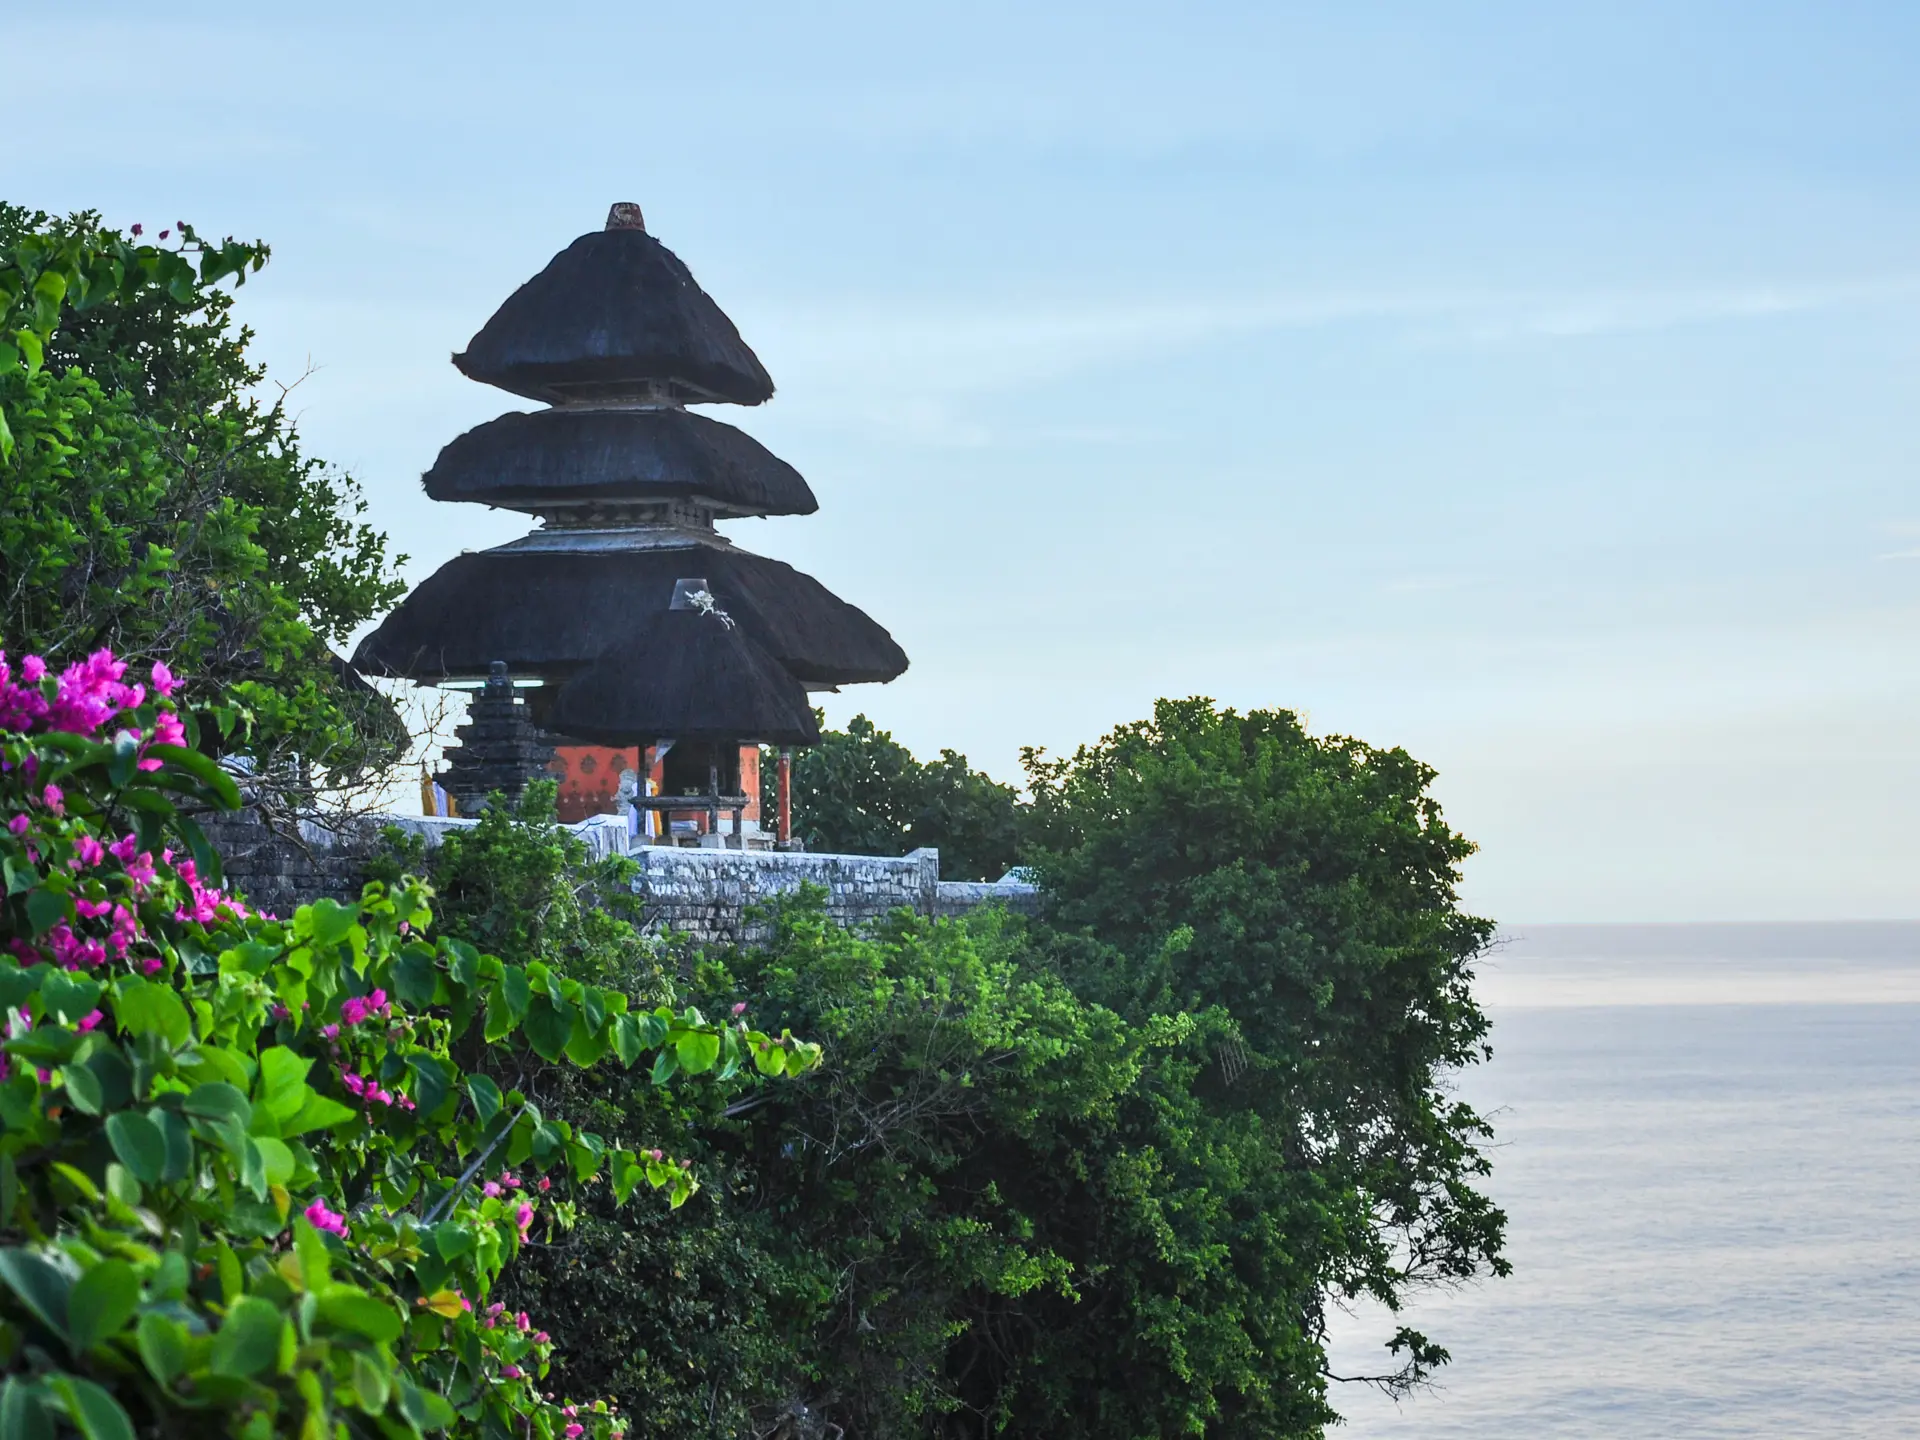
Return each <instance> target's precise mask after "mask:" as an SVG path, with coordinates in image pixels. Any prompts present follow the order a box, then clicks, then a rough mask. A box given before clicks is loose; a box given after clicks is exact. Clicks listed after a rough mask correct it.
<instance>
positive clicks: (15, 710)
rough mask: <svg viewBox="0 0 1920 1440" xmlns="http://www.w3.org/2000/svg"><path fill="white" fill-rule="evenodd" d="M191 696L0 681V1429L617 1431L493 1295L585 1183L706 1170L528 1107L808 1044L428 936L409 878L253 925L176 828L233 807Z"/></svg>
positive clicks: (791, 1066)
mask: <svg viewBox="0 0 1920 1440" xmlns="http://www.w3.org/2000/svg"><path fill="white" fill-rule="evenodd" d="M174 685H175V682H174V678H173V676H172V675H170V674H169V673H168V672H167V670H166V669H165V667H164V666H156V667H154V668H153V669H152V671H151V672H150V673H149V674H148V675H147V676H146V677H144V678H143V679H139V680H135V679H130V678H129V677H128V675H127V671H126V667H125V666H124V665H123V664H122V663H120V662H119V661H117V660H115V659H114V657H113V656H112V655H110V654H108V653H106V652H104V651H103V652H100V653H97V654H95V655H93V656H91V657H90V658H88V659H86V660H83V661H80V662H77V663H75V664H73V665H70V666H68V667H66V668H65V669H64V670H63V671H61V672H60V673H58V674H55V673H51V672H50V671H49V669H48V667H47V666H45V665H44V664H43V663H42V662H41V661H39V660H38V659H36V658H34V657H31V656H29V657H27V658H25V659H23V660H21V661H19V662H18V663H17V664H10V663H8V662H7V660H6V658H5V657H4V656H0V877H3V878H4V889H5V898H4V901H0V952H3V953H0V1024H3V1025H4V1040H3V1041H0V1377H4V1378H3V1379H0V1435H5V1436H6V1437H8V1440H14V1437H20V1440H38V1437H48V1440H52V1437H54V1436H57V1435H61V1434H66V1433H71V1432H74V1431H77V1432H78V1433H80V1434H81V1435H83V1436H85V1437H87V1440H131V1437H133V1436H135V1435H154V1436H160V1435H168V1436H173V1435H203V1434H233V1435H241V1436H249V1437H254V1436H257V1437H267V1436H280V1435H286V1436H301V1437H305V1440H320V1437H343V1436H362V1435H364V1436H376V1435H378V1436H405V1435H415V1434H421V1433H425V1432H432V1431H447V1432H450V1433H453V1434H457V1435H500V1436H516V1437H518V1436H538V1437H543V1440H581V1437H592V1440H610V1437H611V1436H614V1435H618V1434H620V1433H622V1431H623V1429H624V1424H625V1422H624V1421H623V1420H622V1419H621V1418H620V1417H619V1415H618V1414H617V1413H616V1412H615V1410H614V1409H613V1408H612V1407H610V1406H609V1405H607V1404H606V1403H604V1402H593V1403H574V1402H570V1401H568V1400H566V1399H565V1398H564V1397H559V1398H556V1397H554V1396H551V1395H548V1394H546V1393H544V1390H543V1386H542V1380H543V1377H544V1376H545V1375H546V1373H547V1370H548V1365H549V1358H550V1356H551V1352H552V1344H551V1341H550V1340H549V1337H548V1336H547V1334H546V1333H545V1332H544V1331H543V1330H542V1329H541V1328H540V1323H539V1319H538V1317H535V1316H529V1315H527V1314H524V1313H519V1314H513V1313H508V1312H507V1311H506V1310H505V1309H504V1307H503V1306H502V1305H501V1304H499V1303H498V1302H489V1299H488V1296H489V1293H490V1291H491V1290H492V1287H493V1285H494V1282H495V1280H496V1279H497V1278H498V1277H499V1276H500V1274H501V1272H502V1269H503V1267H505V1266H506V1265H507V1264H508V1263H509V1262H510V1261H511V1260H512V1259H513V1258H514V1256H515V1255H516V1254H517V1253H518V1252H519V1250H520V1248H521V1246H522V1245H523V1244H524V1243H527V1242H528V1241H529V1239H530V1238H534V1237H542V1236H548V1235H551V1234H552V1233H553V1232H554V1231H556V1230H562V1229H565V1228H567V1227H568V1226H569V1225H570V1224H571V1223H572V1221H573V1218H574V1216H575V1214H576V1207H577V1206H578V1204H579V1203H580V1201H581V1200H582V1199H583V1198H584V1197H585V1195H586V1194H587V1193H588V1192H589V1191H591V1190H595V1189H598V1190H603V1191H604V1192H605V1193H606V1194H607V1196H608V1197H609V1198H610V1199H612V1200H613V1201H615V1202H618V1203H621V1204H625V1203H627V1202H628V1201H629V1198H630V1197H632V1196H633V1195H634V1193H635V1192H636V1191H637V1190H638V1191H640V1192H641V1193H642V1194H644V1195H652V1194H653V1192H656V1191H657V1192H659V1194H658V1196H656V1197H655V1199H654V1200H653V1201H651V1202H643V1203H666V1204H670V1205H673V1206H678V1205H679V1204H680V1203H681V1202H682V1201H683V1200H685V1198H686V1197H687V1196H688V1195H689V1194H690V1193H691V1192H692V1191H693V1189H694V1188H695V1181H694V1179H693V1177H692V1175H691V1173H690V1170H689V1169H688V1167H687V1166H686V1165H685V1164H684V1163H678V1162H676V1161H675V1160H674V1159H672V1158H671V1157H669V1156H668V1155H666V1154H665V1153H663V1152H662V1151H660V1150H657V1149H653V1150H644V1151H639V1152H637V1153H636V1151H635V1150H632V1149H627V1148H623V1147H621V1146H620V1145H618V1144H617V1143H614V1142H613V1141H611V1140H608V1139H605V1138H602V1137H600V1136H597V1135H593V1134H589V1133H586V1132H584V1131H577V1130H574V1129H573V1128H571V1127H570V1126H569V1125H568V1124H567V1123H565V1122H564V1121H562V1120H559V1119H557V1118H551V1117H547V1116H543V1115H542V1113H541V1111H540V1109H539V1107H538V1106H537V1105H536V1104H535V1103H534V1102H533V1101H532V1100H531V1099H529V1098H528V1096H527V1095H526V1094H524V1093H523V1091H522V1089H521V1088H519V1086H518V1085H516V1084H514V1083H510V1082H511V1081H512V1080H513V1079H514V1077H525V1076H527V1075H531V1074H536V1073H537V1072H538V1071H539V1069H540V1067H542V1066H546V1067H551V1066H554V1065H559V1064H571V1065H576V1066H589V1065H594V1064H598V1063H603V1062H604V1063H618V1064H622V1065H626V1066H633V1065H636V1064H639V1063H642V1062H645V1063H647V1064H648V1065H649V1066H650V1075H651V1078H652V1079H653V1080H654V1081H655V1082H657V1083H666V1082H667V1081H669V1080H671V1079H672V1078H673V1077H674V1075H675V1074H676V1073H677V1072H681V1071H684V1072H686V1073H688V1074H695V1075H710V1076H711V1077H713V1078H714V1079H717V1080H720V1081H723V1082H724V1081H730V1080H732V1079H733V1077H735V1076H736V1075H743V1074H744V1075H748V1076H751V1075H752V1074H754V1073H755V1072H757V1073H759V1074H761V1075H766V1076H779V1075H782V1074H786V1073H797V1072H799V1071H802V1070H805V1069H807V1068H808V1067H810V1066H811V1065H813V1064H814V1063H816V1062H817V1059H818V1053H819V1052H818V1049H817V1047H814V1046H811V1045H806V1044H803V1043H800V1042H797V1041H794V1040H792V1039H791V1038H790V1037H788V1036H786V1035H784V1034H783V1035H782V1036H780V1037H778V1038H773V1037H769V1036H766V1035H764V1034H761V1033H759V1032H757V1031H753V1030H750V1029H749V1028H748V1026H747V1024H746V1022H745V1021H743V1020H740V1019H738V1018H735V1019H731V1020H729V1021H726V1022H723V1023H718V1024H715V1023H709V1022H707V1021H705V1020H704V1019H702V1017H701V1016H700V1015H699V1014H698V1012H696V1011H692V1010H687V1011H683V1012H680V1013H678V1014H676V1013H674V1012H672V1011H671V1010H668V1009H665V1008H662V1009H657V1010H654V1011H652V1012H646V1013H643V1012H640V1011H638V1010H637V1009H634V1008H630V1006H629V1002H628V998H627V997H626V996H625V995H623V994H621V993H619V992H618V991H616V990H609V989H602V988H598V987H595V986H590V985H583V984H581V983H579V982H578V981H575V980H570V979H565V978H563V977H561V976H559V975H557V974H555V973H552V972H551V971H549V970H548V969H547V968H546V967H544V966H542V965H540V964H538V963H534V964H529V965H524V966H522V965H517V964H512V963H508V962H504V961H502V960H500V959H497V958H495V957H493V956H490V955H483V954H480V953H478V952H477V951H476V950H475V949H474V948H473V947H472V946H470V945H466V944H463V943H461V942H459V941H455V940H447V939H440V940H437V941H436V940H434V939H431V938H429V934H428V926H429V923H430V920H431V915H430V911H429V895H428V892H427V891H426V889H425V888H424V887H423V886H422V885H421V884H420V883H419V882H417V881H415V880H411V879H404V878H403V879H401V880H399V881H398V882H396V883H393V884H389V885H379V884H373V885H369V886H368V887H367V889H366V891H365V893H364V894H363V896H362V899H361V901H360V903H359V904H357V905H341V904H336V903H333V902H330V901H325V900H323V901H319V902H317V903H315V904H313V905H306V906H302V907H300V909H299V910H298V911H297V912H296V913H295V914H294V915H292V916H290V917H280V918H276V917H274V916H269V915H261V914H256V913H254V912H252V911H250V910H249V909H248V907H247V906H246V904H245V902H244V901H243V900H242V899H241V898H239V897H236V896H232V895H227V894H225V893H223V892H222V890H221V889H220V872H219V861H218V857H217V856H215V855H214V854H213V853H212V852H211V851H210V850H209V848H208V847H207V844H206V841H205V839H204V837H203V836H202V834H201V832H200V830H199V827H198V826H197V825H196V824H195V823H194V822H193V820H192V819H191V817H190V814H189V813H188V812H190V811H192V810H194V809H197V808H206V807H229V806H233V805H235V804H237V803H238V801H239V795H238V793H237V791H236V789H235V786H234V782H233V780H232V779H231V778H230V777H229V776H228V775H226V774H225V773H223V772H222V771H221V770H220V769H219V768H218V767H217V766H216V765H215V764H214V763H213V762H212V761H210V760H209V759H208V758H207V757H206V756H205V755H203V754H201V753H200V752H199V751H198V750H196V749H195V748H193V745H192V741H193V738H194V736H193V725H192V722H191V720H190V718H189V717H186V716H184V715H181V714H179V713H177V712H176V710H175V707H174V703H173V700H172V698H171V696H172V692H173V690H174ZM503 1082H508V1083H503ZM528 1088H532V1087H531V1086H529V1087H528ZM642 1182H645V1188H644V1189H643V1188H642Z"/></svg>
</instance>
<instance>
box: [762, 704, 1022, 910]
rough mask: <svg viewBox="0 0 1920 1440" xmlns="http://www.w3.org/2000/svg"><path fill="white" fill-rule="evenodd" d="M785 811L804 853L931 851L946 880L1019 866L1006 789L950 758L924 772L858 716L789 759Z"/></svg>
mask: <svg viewBox="0 0 1920 1440" xmlns="http://www.w3.org/2000/svg"><path fill="white" fill-rule="evenodd" d="M761 773H762V774H763V775H771V774H772V773H773V767H772V765H771V764H770V763H765V764H763V765H762V767H761ZM793 811H794V833H795V834H796V835H798V836H799V837H800V838H801V839H802V840H804V841H805V842H806V844H807V848H808V849H810V850H826V851H836V852H840V853H843V854H850V855H904V854H906V853H907V852H908V851H909V850H914V849H918V848H919V847H921V846H932V847H934V848H936V849H938V850H939V852H940V873H941V874H942V875H943V876H944V877H945V878H947V879H949V880H997V879H999V878H1000V877H1001V876H1002V875H1004V874H1005V873H1006V872H1007V869H1008V867H1009V866H1011V865H1012V864H1013V863H1014V861H1015V860H1016V859H1018V858H1019V849H1020V814H1021V805H1020V800H1019V796H1018V795H1017V794H1015V792H1014V790H1013V788H1012V787H1011V786H1008V785H1002V784H1000V783H999V782H998V781H997V780H994V779H992V778H991V777H990V776H988V775H986V774H985V773H984V772H982V771H979V770H975V769H973V768H972V767H971V766H969V765H968V764H967V757H966V756H964V755H960V754H957V753H955V752H954V751H952V750H942V751H941V752H940V758H939V759H938V760H935V761H933V762H931V763H930V764H922V763H921V762H920V761H919V760H917V759H916V758H914V755H913V752H912V751H910V750H908V749H907V748H906V746H904V745H902V744H900V743H899V741H897V740H895V739H894V738H893V736H891V735H889V734H888V733H887V732H886V731H884V730H881V729H878V728H876V727H875V725H874V723H873V722H872V721H871V720H869V719H867V717H866V716H864V715H856V716H854V717H853V719H851V720H849V721H848V722H847V728H846V729H845V730H822V731H821V733H820V743H819V744H818V745H815V746H812V747H811V748H809V749H806V750H803V751H801V752H800V754H799V755H798V756H797V757H796V758H795V760H794V766H793Z"/></svg>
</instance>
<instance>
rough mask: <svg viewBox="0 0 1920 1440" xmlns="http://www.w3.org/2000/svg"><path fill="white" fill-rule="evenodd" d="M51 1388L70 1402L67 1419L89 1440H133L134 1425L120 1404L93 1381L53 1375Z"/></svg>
mask: <svg viewBox="0 0 1920 1440" xmlns="http://www.w3.org/2000/svg"><path fill="white" fill-rule="evenodd" d="M47 1386H48V1388H49V1389H51V1390H52V1391H53V1392H54V1394H56V1395H58V1396H59V1397H60V1398H61V1399H62V1400H64V1401H66V1402H67V1418H68V1419H69V1420H71V1421H73V1424H74V1428H75V1429H77V1430H78V1431H79V1432H80V1433H81V1435H82V1436H84V1437H85V1440H133V1422H132V1421H131V1420H129V1419H128V1418H127V1412H126V1411H125V1410H122V1409H121V1408H120V1402H119V1401H118V1400H116V1399H114V1398H113V1396H112V1395H110V1394H109V1393H108V1392H107V1391H105V1390H103V1389H101V1388H100V1386H98V1385H96V1384H94V1383H93V1381H91V1380H82V1379H81V1378H80V1377H79V1376H78V1375H52V1376H49V1377H48V1379H47Z"/></svg>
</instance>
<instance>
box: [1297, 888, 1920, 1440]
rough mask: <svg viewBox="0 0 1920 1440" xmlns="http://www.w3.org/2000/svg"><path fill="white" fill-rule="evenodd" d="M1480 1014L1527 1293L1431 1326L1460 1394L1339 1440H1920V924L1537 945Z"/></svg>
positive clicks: (1349, 1354) (1357, 1354)
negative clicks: (1576, 1439) (1485, 1018)
mask: <svg viewBox="0 0 1920 1440" xmlns="http://www.w3.org/2000/svg"><path fill="white" fill-rule="evenodd" d="M1481 993H1482V997H1483V1000H1484V1001H1485V1002H1486V1003H1487V1005H1488V1007H1489V1009H1490V1011H1491V1012H1492V1014H1493V1016H1494V1044H1495V1047H1496V1050H1497V1054H1496V1058H1495V1060H1494V1062H1493V1064H1492V1065H1490V1066H1487V1067H1485V1069H1484V1070H1483V1072H1482V1073H1479V1074H1476V1075H1473V1076H1471V1077H1468V1078H1467V1079H1466V1080H1465V1082H1464V1083H1463V1084H1462V1086H1461V1091H1462V1093H1463V1094H1464V1095H1465V1096H1466V1097H1467V1098H1469V1099H1471V1100H1473V1101H1474V1102H1475V1103H1476V1104H1478V1105H1479V1106H1480V1107H1481V1108H1482V1109H1483V1110H1484V1111H1487V1112H1491V1113H1492V1114H1493V1115H1494V1117H1495V1121H1496V1124H1497V1125H1498V1128H1499V1137H1500V1138H1499V1142H1498V1146H1499V1148H1498V1151H1497V1155H1496V1160H1495V1173H1494V1177H1493V1181H1492V1190H1493V1193H1494V1195H1495V1197H1496V1198H1497V1199H1498V1200H1499V1201H1500V1203H1501V1204H1503V1205H1504V1206H1505V1207H1506V1209H1507V1211H1508V1214H1509V1216H1510V1218H1511V1231H1510V1246H1509V1253H1510V1255H1511V1257H1512V1260H1513V1263H1514V1274H1513V1276H1512V1277H1511V1278H1510V1279H1507V1280H1503V1281H1493V1282H1486V1283H1483V1284H1480V1285H1477V1286H1474V1287H1472V1288H1470V1289H1466V1290H1462V1291H1459V1292H1454V1293H1449V1294H1440V1295H1432V1296H1429V1297H1426V1298H1424V1299H1423V1300H1421V1301H1420V1302H1418V1304H1417V1305H1416V1307H1415V1309H1414V1311H1413V1312H1412V1314H1411V1316H1410V1323H1412V1324H1414V1325H1415V1326H1417V1327H1418V1328H1420V1329H1423V1330H1425V1331H1426V1332H1427V1333H1428V1334H1429V1335H1430V1336H1432V1337H1433V1338H1434V1339H1436V1340H1438V1341H1439V1342H1440V1343H1442V1344H1444V1345H1446V1346H1447V1347H1448V1348H1450V1349H1451V1350H1452V1351H1453V1356H1454V1360H1453V1363H1452V1364H1451V1365H1449V1366H1448V1367H1446V1370H1445V1371H1444V1372H1443V1373H1444V1376H1445V1378H1444V1379H1443V1380H1442V1382H1441V1383H1440V1385H1439V1386H1438V1387H1437V1388H1435V1389H1433V1390H1431V1391H1429V1392H1427V1393H1424V1394H1421V1395H1418V1396H1416V1397H1414V1398H1411V1399H1408V1400H1404V1401H1401V1402H1400V1403H1398V1404H1397V1405H1396V1404H1395V1403H1394V1402H1393V1401H1391V1400H1388V1399H1385V1398H1383V1397H1381V1396H1378V1395H1376V1394H1374V1393H1372V1392H1370V1391H1366V1390H1364V1389H1362V1388H1361V1387H1357V1386H1335V1387H1334V1390H1335V1392H1336V1393H1335V1403H1336V1405H1337V1406H1338V1407H1339V1408H1340V1409H1342V1410H1343V1411H1344V1413H1345V1414H1346V1416H1347V1424H1346V1425H1345V1426H1344V1427H1342V1428H1341V1429H1339V1430H1336V1431H1335V1432H1334V1433H1335V1434H1342V1435H1346V1436H1349V1437H1354V1440H1375V1437H1379V1440H1388V1437H1413V1436H1418V1437H1420V1440H1449V1437H1466V1436H1472V1437H1474V1440H1507V1437H1511V1440H1538V1437H1557V1436H1606V1437H1609V1440H1638V1437H1663V1440H1664V1437H1688V1436H1743V1437H1780V1440H1787V1437H1793V1440H1805V1437H1816V1436H1817V1437H1841V1436H1873V1437H1890V1436H1920V923H1905V924H1853V925H1691V926H1539V927H1530V928H1527V929H1524V930H1520V931H1516V932H1515V933H1513V934H1511V935H1509V936H1507V937H1506V939H1505V942H1504V944H1503V946H1502V948H1501V950H1500V951H1499V953H1498V954H1497V955H1495V956H1494V957H1492V958H1491V959H1490V961H1489V963H1488V964H1487V965H1486V967H1485V968H1484V971H1483V979H1482V987H1481ZM1390 1330H1391V1325H1390V1324H1386V1323H1385V1322H1383V1321H1382V1319H1381V1317H1380V1316H1379V1315H1378V1314H1377V1313H1361V1314H1357V1315H1355V1316H1353V1317H1351V1318H1350V1319H1349V1320H1347V1321H1344V1322H1343V1323H1342V1325H1341V1327H1340V1329H1339V1332H1338V1337H1337V1338H1338V1343H1337V1344H1336V1347H1335V1356H1334V1365H1335V1368H1336V1369H1337V1370H1340V1369H1345V1370H1346V1371H1348V1373H1351V1372H1352V1370H1354V1369H1357V1368H1359V1367H1365V1366H1372V1367H1373V1368H1379V1367H1378V1365H1377V1363H1376V1362H1375V1360H1374V1359H1373V1357H1374V1355H1376V1354H1378V1353H1380V1352H1377V1351H1374V1350H1373V1349H1372V1348H1371V1347H1372V1346H1374V1345H1376V1344H1377V1343H1378V1339H1379V1337H1380V1336H1381V1335H1382V1334H1383V1333H1386V1332H1387V1331H1390Z"/></svg>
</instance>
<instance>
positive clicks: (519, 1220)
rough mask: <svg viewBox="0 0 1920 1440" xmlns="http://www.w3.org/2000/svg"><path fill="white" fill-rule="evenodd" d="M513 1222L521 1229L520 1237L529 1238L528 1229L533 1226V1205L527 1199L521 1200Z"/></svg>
mask: <svg viewBox="0 0 1920 1440" xmlns="http://www.w3.org/2000/svg"><path fill="white" fill-rule="evenodd" d="M513 1223H514V1224H515V1225H517V1226H518V1227H519V1229H520V1238H521V1239H522V1240H524V1239H526V1238H527V1231H529V1230H530V1229H532V1228H533V1206H531V1205H529V1204H528V1203H527V1202H526V1201H524V1200H522V1201H521V1202H520V1208H519V1209H518V1210H516V1211H515V1212H514V1216H513Z"/></svg>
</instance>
